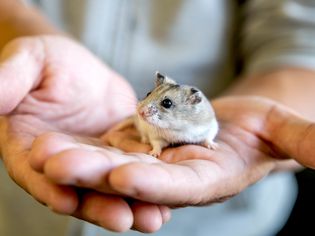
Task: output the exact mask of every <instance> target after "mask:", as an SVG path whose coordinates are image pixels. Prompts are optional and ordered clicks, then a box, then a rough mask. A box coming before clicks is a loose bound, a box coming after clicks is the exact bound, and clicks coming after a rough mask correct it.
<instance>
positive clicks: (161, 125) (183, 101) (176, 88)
mask: <svg viewBox="0 0 315 236" xmlns="http://www.w3.org/2000/svg"><path fill="white" fill-rule="evenodd" d="M135 124H136V127H137V129H138V131H139V133H140V135H141V142H143V143H149V144H151V146H152V148H153V149H152V150H151V152H150V154H151V155H153V156H156V157H157V156H159V155H160V154H161V151H162V149H163V148H164V147H167V146H169V145H170V144H200V145H202V146H205V147H207V148H211V149H215V148H216V147H217V144H216V143H215V142H214V138H215V136H216V134H217V133H218V130H219V126H218V122H217V120H216V117H215V113H214V110H213V108H212V106H211V104H210V102H209V101H208V99H207V98H206V97H205V96H204V94H203V93H202V92H201V91H200V90H198V89H197V88H195V87H192V86H189V85H179V84H177V83H176V82H175V81H174V80H173V79H170V78H169V77H167V76H164V75H162V74H160V73H159V72H156V81H155V88H154V89H153V90H152V91H151V92H150V93H148V95H147V97H146V98H144V99H143V100H142V101H140V102H139V103H138V104H137V114H136V120H135Z"/></svg>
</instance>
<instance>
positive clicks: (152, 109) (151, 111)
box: [138, 106, 158, 118]
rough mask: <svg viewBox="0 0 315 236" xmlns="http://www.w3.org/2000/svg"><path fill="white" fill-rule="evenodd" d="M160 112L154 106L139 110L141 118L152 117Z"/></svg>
mask: <svg viewBox="0 0 315 236" xmlns="http://www.w3.org/2000/svg"><path fill="white" fill-rule="evenodd" d="M157 112H158V110H157V108H156V107H154V106H145V107H142V108H140V109H139V110H138V113H139V115H140V116H141V117H143V118H145V117H150V116H153V115H154V114H156V113H157Z"/></svg>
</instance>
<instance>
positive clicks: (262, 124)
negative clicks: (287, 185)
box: [105, 97, 294, 206]
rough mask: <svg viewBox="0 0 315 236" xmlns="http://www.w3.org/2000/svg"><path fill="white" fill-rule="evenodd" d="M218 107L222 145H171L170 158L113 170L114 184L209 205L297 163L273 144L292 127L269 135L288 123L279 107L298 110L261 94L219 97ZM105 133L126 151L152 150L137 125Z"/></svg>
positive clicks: (145, 195) (149, 196)
mask: <svg viewBox="0 0 315 236" xmlns="http://www.w3.org/2000/svg"><path fill="white" fill-rule="evenodd" d="M213 106H214V109H215V111H216V115H217V118H218V120H219V123H220V131H219V134H218V136H217V138H216V141H217V142H218V143H219V148H218V149H217V150H215V151H213V150H209V149H206V148H204V147H201V146H196V145H185V146H180V147H175V148H168V149H166V150H165V151H164V152H163V153H162V155H161V158H160V159H161V160H163V161H166V162H167V163H163V162H161V163H153V164H146V163H132V164H128V165H124V166H121V167H118V168H115V169H113V170H112V171H111V173H110V176H109V183H110V185H111V187H112V188H113V189H115V190H116V191H118V192H120V193H122V194H126V195H128V196H130V197H133V198H136V199H141V200H144V201H148V202H154V203H160V204H166V205H170V206H178V205H180V206H182V205H184V206H185V205H203V204H208V203H212V202H218V201H222V200H225V199H227V198H229V197H231V196H234V195H235V194H237V193H239V192H241V191H242V190H244V189H245V188H246V187H248V186H249V185H251V184H253V183H255V182H257V181H258V180H260V179H262V178H263V177H264V176H266V175H268V174H269V173H270V172H271V171H273V170H275V169H276V168H278V167H279V166H282V165H283V164H284V163H285V164H288V162H291V161H284V160H283V159H284V158H286V157H287V154H288V153H286V152H285V151H286V149H281V147H276V146H275V145H271V144H272V143H276V142H277V141H278V143H279V142H281V141H282V140H284V138H285V137H288V135H289V134H290V133H289V132H290V130H289V129H288V128H287V129H286V131H284V130H282V131H281V132H282V133H281V136H275V135H274V136H273V138H272V140H271V139H268V137H267V136H266V134H268V133H270V132H274V131H276V132H277V131H278V130H279V129H281V128H283V126H281V125H282V124H281V123H280V124H279V123H275V122H274V121H271V120H270V119H269V118H270V116H273V115H274V112H275V111H277V110H278V111H282V112H283V113H286V114H288V115H290V116H291V115H293V114H294V113H293V112H292V111H290V110H289V109H287V108H286V107H284V106H281V105H280V104H278V103H276V102H273V101H271V100H267V99H263V98H259V97H227V98H220V99H217V100H215V101H213ZM276 117H277V116H276ZM273 119H274V118H273ZM105 137H106V139H107V142H109V143H110V144H111V145H113V146H116V147H119V148H121V149H123V150H125V151H131V152H135V151H143V152H147V151H149V150H150V147H149V146H148V145H144V144H141V143H140V142H139V140H140V139H139V137H138V136H137V133H136V132H135V130H133V129H128V130H125V131H122V132H117V131H114V132H112V133H111V132H110V133H108V134H107V135H106V136H105ZM286 141H288V142H287V144H286V145H287V147H288V146H290V145H291V146H292V143H290V140H286ZM282 147H283V145H282ZM293 165H294V163H293Z"/></svg>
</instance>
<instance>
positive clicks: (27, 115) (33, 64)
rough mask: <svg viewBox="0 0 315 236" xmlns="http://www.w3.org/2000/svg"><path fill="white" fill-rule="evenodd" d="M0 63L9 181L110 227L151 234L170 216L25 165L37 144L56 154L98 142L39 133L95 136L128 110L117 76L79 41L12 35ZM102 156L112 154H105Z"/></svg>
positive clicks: (2, 138) (1, 134) (128, 94)
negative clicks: (51, 138)
mask: <svg viewBox="0 0 315 236" xmlns="http://www.w3.org/2000/svg"><path fill="white" fill-rule="evenodd" d="M0 63H1V64H0V94H1V104H0V114H2V115H5V116H3V117H2V118H1V120H0V147H1V154H2V159H3V161H4V164H5V166H6V168H7V170H8V173H9V174H10V176H11V177H12V178H13V179H14V181H15V182H16V183H18V184H19V185H20V186H21V187H22V188H24V189H25V190H26V191H27V192H29V193H30V194H31V195H32V196H33V197H34V198H35V199H37V200H38V201H39V202H42V203H43V204H45V205H48V206H49V207H50V208H52V209H53V210H54V211H56V212H59V213H63V214H69V215H74V216H76V217H78V218H82V219H84V220H87V221H90V222H94V223H96V224H99V225H101V226H103V227H105V228H107V229H111V230H114V231H124V230H127V229H129V228H130V227H134V229H136V230H140V231H145V232H147V231H149V232H150V231H154V230H157V228H159V227H160V226H161V224H162V223H163V222H164V221H166V220H167V219H168V218H169V211H168V209H167V208H165V207H163V206H157V205H152V204H147V203H144V202H139V201H133V204H130V205H129V204H128V202H127V200H126V199H124V198H122V197H118V196H113V195H105V194H101V193H99V192H96V191H88V190H84V191H83V190H82V189H77V188H74V187H71V186H65V185H57V184H54V183H52V182H51V181H50V180H48V179H47V177H46V176H44V175H43V174H42V173H40V172H36V171H35V170H34V169H33V168H31V166H30V164H29V159H30V158H31V157H32V156H34V155H36V153H37V152H36V150H38V149H39V148H40V149H41V150H42V149H44V148H47V149H49V150H50V153H56V152H58V150H59V151H60V150H62V149H64V148H71V149H75V148H77V146H84V145H85V147H87V146H88V144H91V143H93V145H99V143H98V141H97V139H91V138H89V139H88V138H81V139H80V138H73V137H71V136H69V138H68V139H67V140H65V139H63V136H57V137H58V138H57V139H54V143H49V144H48V145H49V146H48V147H47V146H45V143H44V142H42V143H41V141H40V140H42V138H40V137H42V136H41V135H42V134H44V133H46V132H49V131H62V132H66V133H70V134H80V135H83V136H96V135H98V134H99V133H102V132H104V131H105V130H106V129H107V128H108V127H110V126H111V125H112V124H113V123H115V122H117V121H118V120H120V119H122V118H123V117H126V116H127V115H129V114H131V113H132V112H133V104H134V101H135V96H134V93H133V91H132V89H131V88H130V87H129V85H128V84H127V83H126V82H125V81H124V80H123V79H122V78H121V77H120V76H119V75H117V74H116V73H114V72H113V71H111V70H110V69H109V68H107V67H106V66H105V65H103V64H102V63H101V62H100V61H98V60H97V59H96V58H95V57H94V56H93V55H92V54H91V53H89V52H88V51H87V50H85V49H84V48H83V47H81V46H80V45H79V44H77V43H75V42H74V41H72V40H70V39H67V38H64V37H59V36H36V37H25V38H19V39H17V40H14V41H12V42H11V43H9V44H8V45H7V46H6V47H5V48H4V50H3V51H2V54H1V57H0ZM126 104H127V105H126ZM48 136H49V135H48ZM44 137H47V135H46V136H45V135H44ZM54 137H56V136H54ZM67 137H68V136H67ZM69 139H70V140H71V142H72V143H70V144H69V142H68V141H69ZM34 140H35V141H34ZM34 142H35V144H34V145H33V146H32V144H33V143H34ZM73 143H74V144H73ZM76 145H77V146H76ZM103 154H104V152H103ZM106 155H107V156H108V158H109V157H110V156H113V155H114V154H113V153H112V152H111V151H107V152H106ZM114 156H115V155H114ZM126 160H128V159H126ZM74 166H75V165H74ZM74 166H73V165H72V166H71V168H73V169H75V167H74ZM35 168H36V166H35ZM103 190H104V189H103ZM103 192H106V193H113V192H114V191H113V190H111V189H109V188H108V189H107V190H106V191H103ZM144 216H147V217H144ZM150 216H151V218H150ZM143 218H147V219H146V222H144V221H143ZM152 222H153V223H152Z"/></svg>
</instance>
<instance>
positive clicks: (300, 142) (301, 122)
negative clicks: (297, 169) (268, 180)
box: [262, 106, 315, 169]
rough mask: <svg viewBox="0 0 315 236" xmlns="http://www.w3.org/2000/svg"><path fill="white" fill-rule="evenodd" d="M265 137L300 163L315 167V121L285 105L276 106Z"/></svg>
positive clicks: (269, 117) (270, 115) (269, 116)
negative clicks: (295, 112)
mask: <svg viewBox="0 0 315 236" xmlns="http://www.w3.org/2000/svg"><path fill="white" fill-rule="evenodd" d="M263 132H264V133H263V134H262V136H263V138H265V139H266V140H267V141H269V142H271V143H272V144H273V145H274V146H275V148H276V149H280V150H281V152H282V153H284V154H285V155H287V156H289V157H291V158H294V159H295V160H296V161H297V162H299V163H300V164H302V165H304V166H306V167H309V168H314V169H315V123H314V122H311V121H308V120H306V119H304V118H302V117H300V116H298V115H296V114H294V113H293V112H291V111H289V110H287V109H285V108H284V107H278V106H277V107H274V108H273V109H272V110H271V111H270V112H269V115H268V119H266V129H264V131H263Z"/></svg>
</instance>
